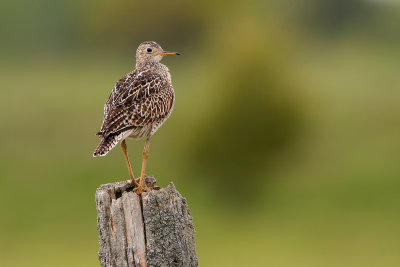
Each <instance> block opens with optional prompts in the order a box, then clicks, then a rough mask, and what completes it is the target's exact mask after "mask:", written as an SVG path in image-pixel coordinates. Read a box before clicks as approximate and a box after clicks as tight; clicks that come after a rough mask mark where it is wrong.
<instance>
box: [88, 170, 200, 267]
mask: <svg viewBox="0 0 400 267" xmlns="http://www.w3.org/2000/svg"><path fill="white" fill-rule="evenodd" d="M145 181H146V183H147V185H148V186H149V187H151V188H153V189H152V190H149V191H148V192H144V193H142V196H141V197H139V196H138V195H137V194H136V193H134V192H132V186H131V185H130V184H128V183H127V182H117V183H111V184H105V185H102V186H100V187H99V188H98V189H97V191H96V206H97V229H98V231H99V237H100V239H99V245H100V249H99V260H100V264H101V265H102V266H107V267H108V266H117V267H119V266H129V267H131V266H132V267H136V266H142V267H143V266H149V267H150V266H177V267H178V266H182V267H186V266H190V267H192V266H197V265H198V261H197V256H196V249H195V238H194V227H193V219H192V216H191V215H190V212H189V209H188V206H187V203H186V199H185V198H183V197H182V196H181V195H180V194H179V192H178V191H177V190H176V188H175V186H174V185H173V183H170V184H169V185H168V187H167V188H159V187H154V183H155V179H154V178H153V177H146V180H145Z"/></svg>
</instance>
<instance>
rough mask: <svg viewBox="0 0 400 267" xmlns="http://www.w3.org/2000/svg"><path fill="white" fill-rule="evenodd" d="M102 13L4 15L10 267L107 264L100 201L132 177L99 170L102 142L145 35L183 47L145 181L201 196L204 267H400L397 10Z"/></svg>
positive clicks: (1, 77) (194, 198)
mask: <svg viewBox="0 0 400 267" xmlns="http://www.w3.org/2000/svg"><path fill="white" fill-rule="evenodd" d="M103 2H104V1H103ZM103 2H102V3H101V4H99V5H98V6H96V12H95V11H92V12H90V11H89V10H90V6H88V5H87V4H79V3H78V2H73V4H67V3H64V2H63V5H65V6H68V8H67V9H61V10H64V11H63V12H64V13H63V14H64V16H62V17H57V16H55V14H52V15H51V12H55V13H56V14H57V12H60V11H57V10H59V9H56V8H55V7H54V6H52V5H49V1H42V2H40V4H39V6H36V7H35V9H33V10H32V12H33V13H32V14H30V15H28V14H29V12H27V10H25V9H23V11H21V21H19V23H18V24H15V23H14V22H15V20H16V19H15V17H13V16H10V15H7V16H3V17H2V20H3V21H5V22H7V23H5V24H2V26H0V34H1V35H2V36H3V37H4V40H5V41H4V42H3V44H2V49H1V52H0V55H1V61H0V81H1V83H0V84H1V91H2V97H1V98H0V111H1V112H0V122H1V125H2V127H1V129H2V130H1V132H0V134H1V135H0V137H1V140H2V142H1V148H2V149H1V152H0V177H1V179H0V188H1V189H0V190H1V191H0V193H1V194H0V209H1V211H2V213H3V216H2V217H1V219H0V229H1V230H0V237H1V238H0V257H1V260H2V263H1V265H2V266H54V265H57V266H97V265H98V262H97V250H98V241H97V231H96V212H95V203H94V191H95V189H96V188H97V187H98V186H99V185H100V184H102V183H108V182H113V181H119V180H123V179H127V176H128V175H127V171H126V168H125V165H124V161H123V159H122V153H121V152H120V151H119V148H117V149H115V150H113V151H111V152H110V154H109V155H108V156H107V157H105V158H96V159H93V158H92V156H91V154H92V152H93V149H94V147H95V146H96V145H97V142H98V139H97V137H96V136H95V135H94V134H95V133H96V131H97V130H98V128H99V127H100V125H101V120H102V112H103V104H104V102H105V100H106V98H107V96H108V94H109V92H110V91H111V88H112V87H113V85H114V82H115V81H117V80H118V79H119V78H120V77H121V76H122V75H124V74H125V73H127V72H129V71H130V70H131V69H132V68H133V66H134V50H135V48H136V46H137V43H139V42H141V41H143V40H147V39H154V40H156V41H159V42H160V43H161V45H162V46H163V47H164V48H165V49H171V50H176V51H181V52H182V53H183V55H182V56H181V57H171V58H166V59H165V60H164V61H163V62H164V63H166V64H167V65H168V66H169V68H170V69H171V73H172V78H173V83H174V87H175V91H176V95H177V101H176V105H175V109H174V112H173V114H172V116H171V118H170V119H169V120H168V122H167V123H166V124H165V125H164V126H163V127H162V128H161V129H160V130H159V132H158V133H157V134H156V135H155V136H154V138H153V139H152V143H151V148H150V158H149V164H148V173H149V174H151V175H154V176H155V177H156V178H157V179H158V183H159V184H160V185H161V186H166V185H167V184H168V183H169V181H171V180H172V181H174V183H175V184H176V186H177V188H178V189H179V191H180V192H181V193H182V194H183V195H184V196H185V197H187V199H188V202H189V205H190V209H191V213H192V215H193V217H194V223H195V227H196V241H197V251H198V256H199V262H200V266H266V265H268V266H397V265H398V264H399V263H400V257H399V255H398V253H397V251H398V250H399V248H400V241H399V240H400V230H399V227H398V225H399V223H400V216H399V214H400V212H399V211H400V206H399V203H400V182H399V181H400V180H399V176H400V167H399V164H398V158H399V152H398V151H399V150H400V141H399V140H400V138H399V132H400V131H399V130H400V129H399V128H400V115H399V114H400V106H399V105H398V103H397V102H398V99H399V97H400V91H399V90H398V89H399V85H400V77H399V76H398V75H397V72H398V69H399V62H400V61H399V59H400V58H399V57H400V53H399V51H398V45H399V41H400V39H399V38H397V37H396V36H398V35H397V31H396V27H395V26H393V25H398V24H396V22H397V21H398V17H399V16H398V14H399V13H398V11H399V9H398V6H397V5H394V6H393V5H390V6H385V5H378V4H371V3H369V4H367V3H366V2H363V1H355V2H354V3H355V7H356V9H354V8H353V7H352V8H351V9H350V10H355V11H354V12H356V14H357V16H355V17H352V16H347V17H346V18H348V19H345V18H342V17H341V16H337V15H335V14H336V13H335V14H333V15H332V14H329V16H328V15H326V16H324V14H325V13H324V12H328V13H329V12H330V11H331V10H332V9H331V8H321V5H322V4H321V3H320V2H316V1H307V3H306V4H296V5H289V2H288V1H283V2H278V1H276V2H268V3H267V2H262V1H254V2H252V4H251V5H245V4H244V3H242V2H240V1H234V2H232V3H231V5H229V8H228V7H226V5H224V4H221V3H220V4H216V5H215V6H213V5H212V3H211V2H208V1H206V2H204V4H202V5H197V6H196V5H188V4H184V5H183V6H180V2H173V4H172V5H171V6H170V7H166V9H167V10H164V13H163V12H161V11H160V10H158V11H157V12H159V13H160V14H161V13H162V16H160V17H158V16H157V18H158V19H156V20H155V21H153V22H151V23H149V24H146V27H144V29H142V28H140V27H137V26H136V25H137V24H138V23H139V21H140V19H141V18H143V15H142V13H143V12H139V13H138V14H137V16H138V17H135V18H134V19H131V18H130V16H131V13H130V12H129V11H130V10H132V9H135V7H136V6H137V3H130V4H129V6H128V7H127V6H125V8H123V7H124V5H123V4H126V2H124V1H117V2H116V3H115V5H114V4H112V5H111V4H109V3H106V2H104V3H103ZM339 3H341V1H339ZM3 5H4V8H3V9H2V10H3V11H2V12H3V15H4V14H5V13H7V12H6V11H7V10H8V11H10V10H13V9H14V8H15V5H16V4H15V3H11V2H6V4H4V3H3ZM346 5H347V4H344V6H345V7H346ZM40 6H46V7H47V9H44V10H41V11H40V12H44V13H43V14H44V16H37V17H35V14H36V15H38V13H37V12H39V11H35V10H40V8H39V7H40ZM151 6H152V7H153V8H156V7H157V3H151ZM200 6H201V7H200ZM212 7H213V8H214V9H212ZM358 7H360V9H358ZM57 8H59V7H57ZM143 8H144V7H141V9H139V10H142V9H143ZM110 9H111V10H113V11H112V12H111V11H110ZM46 10H47V11H46ZM185 10H186V11H193V16H189V15H188V14H187V13H185V14H183V12H184V11H185ZM335 10H336V9H335ZM339 10H340V9H339ZM205 11H209V12H208V13H207V14H206V13H205ZM221 11H223V12H221ZM359 11H361V13H360V12H359ZM35 12H36V13H35ZM85 12H86V14H87V15H85ZM315 12H317V13H318V16H317V15H315V14H316V13H315ZM335 12H338V11H335ZM10 14H11V13H10ZM22 14H26V17H22ZM40 14H42V13H40ZM102 14H103V15H104V16H103V15H102ZM157 14H158V13H157ZM311 14H314V15H312V16H311ZM339 14H341V13H340V11H339ZM174 16H177V19H176V20H175V19H170V18H172V17H174ZM305 18H307V19H305ZM350 18H351V19H350ZM324 19H326V21H325V22H324V23H322V22H321V20H324ZM31 20H32V21H35V23H34V24H32V25H31V26H30V27H27V25H28V24H26V23H27V22H29V21H31ZM53 20H54V21H55V23H54V25H47V24H48V23H49V22H52V21H53ZM335 20H340V23H338V24H335ZM72 21H73V23H72ZM61 22H63V23H61ZM70 22H71V23H70ZM182 22H187V23H186V24H184V25H182ZM320 22H321V23H320ZM60 23H61V24H60ZM163 24H165V27H160V25H163ZM21 25H23V26H24V27H22V28H21V27H20V26H21ZM43 25H47V26H46V27H42V26H43ZM337 25H339V26H340V27H339V26H337ZM57 26H60V27H57ZM61 26H62V27H61ZM178 26H179V27H178ZM336 26H337V27H336ZM177 27H178V28H177ZM27 29H30V30H32V31H33V32H32V33H30V34H29V35H24V34H25V33H26V31H27ZM145 29H146V30H145ZM175 29H179V31H178V32H175V31H174V30H175ZM125 32H127V33H129V34H126V35H124V34H123V33H125ZM161 32H162V34H161ZM35 33H37V35H35ZM39 33H40V34H39ZM158 36H160V39H159V38H157V37H158ZM24 37H26V38H27V41H26V42H25V43H24V42H23V40H24ZM116 37H118V38H116ZM28 41H29V42H31V43H29V42H28ZM243 111H246V113H242V112H243ZM142 146H143V142H142V141H139V142H135V141H130V142H128V149H129V153H130V156H131V161H132V162H133V168H134V172H135V173H136V174H137V173H138V172H139V166H140V160H141V159H140V157H141V150H142ZM60 259H62V260H61V261H60Z"/></svg>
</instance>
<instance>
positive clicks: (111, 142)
mask: <svg viewBox="0 0 400 267" xmlns="http://www.w3.org/2000/svg"><path fill="white" fill-rule="evenodd" d="M118 141H120V140H119V139H118V135H109V136H107V137H103V139H102V140H101V142H100V144H99V145H98V146H97V148H96V150H95V151H94V153H93V157H98V156H105V155H107V153H108V151H110V150H111V149H113V148H114V147H115V146H116V145H117V144H118Z"/></svg>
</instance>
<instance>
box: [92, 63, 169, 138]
mask: <svg viewBox="0 0 400 267" xmlns="http://www.w3.org/2000/svg"><path fill="white" fill-rule="evenodd" d="M168 87H170V84H169V83H168V82H167V81H165V80H164V79H163V78H162V77H161V76H160V75H159V74H158V73H155V72H152V71H151V70H147V71H143V72H140V73H138V72H137V71H133V72H131V73H129V74H127V75H126V76H124V77H122V78H121V79H120V80H119V81H118V82H117V84H116V85H115V86H114V88H113V90H112V92H111V94H110V96H109V98H108V100H107V102H106V104H105V106H104V120H103V124H102V126H101V130H100V132H98V133H97V134H98V135H99V136H103V137H104V136H108V135H110V134H113V133H119V132H121V131H123V130H125V129H129V128H133V127H143V126H146V125H150V124H152V123H156V122H157V121H159V120H162V119H163V118H165V117H166V116H167V115H168V114H169V111H170V110H171V108H172V105H173V103H172V101H173V96H172V95H168V94H172V92H171V91H172V90H165V89H168Z"/></svg>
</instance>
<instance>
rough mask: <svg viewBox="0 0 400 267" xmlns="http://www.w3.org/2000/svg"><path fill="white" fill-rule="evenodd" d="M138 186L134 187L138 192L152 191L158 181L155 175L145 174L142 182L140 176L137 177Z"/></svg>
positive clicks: (139, 193)
mask: <svg viewBox="0 0 400 267" xmlns="http://www.w3.org/2000/svg"><path fill="white" fill-rule="evenodd" d="M137 182H138V184H139V185H138V186H137V187H135V188H134V189H133V191H134V192H136V194H138V195H141V194H142V193H143V192H148V191H151V190H152V189H153V187H154V185H155V183H156V179H155V178H154V177H153V176H146V175H144V178H143V181H142V183H140V178H138V179H137Z"/></svg>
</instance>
